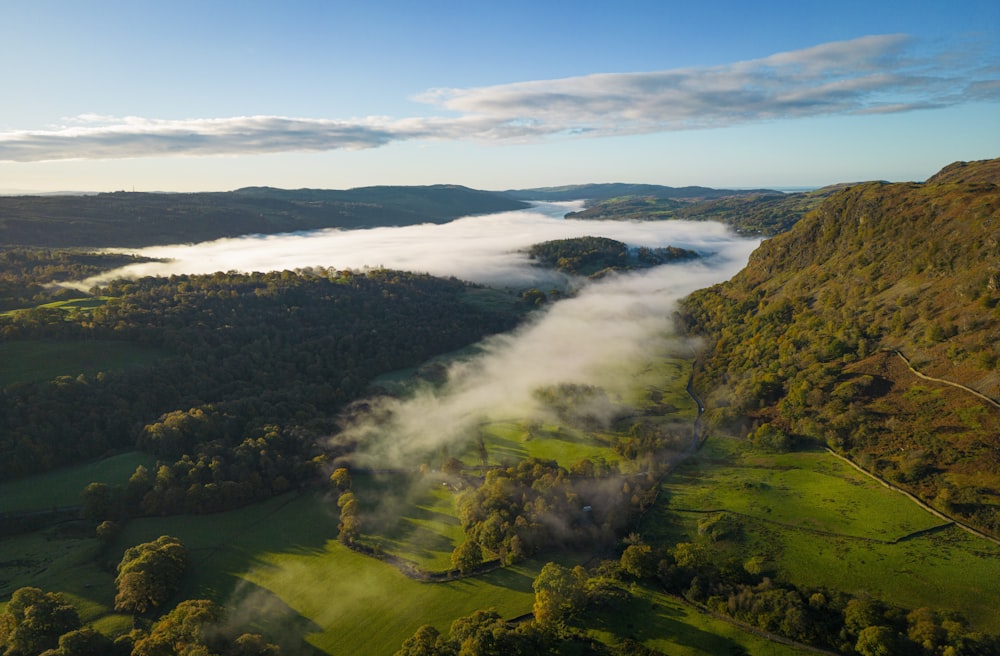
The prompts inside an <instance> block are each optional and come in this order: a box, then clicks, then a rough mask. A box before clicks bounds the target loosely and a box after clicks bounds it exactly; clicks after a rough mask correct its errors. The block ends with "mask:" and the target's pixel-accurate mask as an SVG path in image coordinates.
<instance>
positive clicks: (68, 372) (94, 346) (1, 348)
mask: <svg viewBox="0 0 1000 656" xmlns="http://www.w3.org/2000/svg"><path fill="white" fill-rule="evenodd" d="M162 355H163V352H162V351H160V350H158V349H153V348H150V347H148V346H141V345H139V344H133V343H131V342H122V341H73V342H62V341H41V340H23V341H16V342H3V343H0V387H6V386H7V385H11V384H13V383H30V382H37V381H42V380H51V379H53V378H57V377H59V376H74V377H75V376H78V375H80V374H84V375H87V376H93V375H95V374H97V373H98V372H101V371H108V370H114V369H124V368H126V367H130V366H134V365H143V364H149V363H150V362H152V361H153V360H155V359H156V358H158V357H160V356H162Z"/></svg>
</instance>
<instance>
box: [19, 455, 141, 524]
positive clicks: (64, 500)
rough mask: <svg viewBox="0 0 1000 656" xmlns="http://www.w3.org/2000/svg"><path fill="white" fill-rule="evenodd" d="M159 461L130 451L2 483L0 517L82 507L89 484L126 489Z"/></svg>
mask: <svg viewBox="0 0 1000 656" xmlns="http://www.w3.org/2000/svg"><path fill="white" fill-rule="evenodd" d="M155 464H156V459H155V458H153V457H152V456H150V455H147V454H144V453H139V452H138V451H129V452H126V453H121V454H118V455H115V456H112V457H110V458H104V459H102V460H98V461H95V462H89V463H86V464H82V465H73V466H71V467H63V468H62V469H58V470H56V471H51V472H47V473H45V474H39V475H38V476H32V477H30V478H24V479H19V480H16V481H11V482H9V483H0V513H5V512H25V511H34V510H48V509H50V508H56V507H62V506H75V505H78V504H79V503H80V492H81V491H82V490H83V488H84V487H86V486H87V484H89V483H94V482H100V483H107V484H109V485H124V484H125V483H127V482H128V479H129V476H131V475H132V473H133V472H135V468H136V467H138V466H139V465H143V466H145V467H147V468H148V469H152V468H153V466H154V465H155Z"/></svg>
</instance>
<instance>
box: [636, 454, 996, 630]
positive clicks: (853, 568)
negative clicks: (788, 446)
mask: <svg viewBox="0 0 1000 656" xmlns="http://www.w3.org/2000/svg"><path fill="white" fill-rule="evenodd" d="M664 491H665V494H661V499H660V503H659V505H658V507H657V508H656V510H655V511H654V512H651V513H649V515H647V517H646V520H645V522H644V531H643V532H644V534H646V535H647V536H648V537H650V538H651V539H658V540H659V541H662V542H663V543H665V544H673V543H676V542H680V541H692V540H698V539H699V536H698V533H697V521H698V519H700V518H703V517H705V513H706V512H707V511H717V510H726V511H729V512H731V513H738V517H739V518H740V522H741V524H742V527H743V529H742V532H743V536H742V539H740V540H736V541H725V542H720V543H717V544H714V545H711V549H713V550H714V551H715V552H716V553H719V554H720V555H725V556H736V557H738V558H741V559H744V560H745V559H747V558H749V557H751V556H764V557H766V559H767V562H768V563H769V567H770V568H771V570H772V574H774V575H776V576H777V577H778V578H779V579H782V580H786V581H791V582H795V583H796V584H797V585H800V586H823V587H829V588H833V589H839V590H844V591H846V592H849V593H852V594H869V595H871V596H873V597H876V598H879V599H882V600H884V601H887V602H889V603H892V604H896V605H899V606H902V607H905V608H911V609H912V608H919V607H922V606H929V607H933V608H938V609H950V610H956V611H959V612H961V613H962V614H963V615H964V616H965V617H966V618H967V619H969V620H970V622H972V623H973V625H974V626H975V627H976V628H978V629H980V630H984V631H989V632H996V631H1000V616H997V614H996V612H995V610H994V609H996V608H998V607H1000V588H998V587H997V586H996V581H997V580H998V577H1000V547H998V546H997V545H995V544H993V543H991V542H988V541H985V540H980V539H978V538H975V537H973V536H971V535H969V534H967V533H965V532H964V531H962V530H960V529H958V528H955V527H949V526H947V525H946V523H945V522H943V521H942V520H940V519H938V518H937V517H935V516H934V515H931V514H930V513H928V512H926V511H924V510H922V509H921V508H920V507H919V506H917V505H916V504H914V503H913V502H911V501H910V500H908V499H907V498H906V497H904V496H902V495H901V494H898V493H896V492H893V491H891V490H888V489H887V488H885V487H883V486H882V485H880V484H879V483H877V482H876V481H874V480H872V479H871V478H869V477H867V476H865V475H863V474H861V473H860V472H857V471H856V470H854V469H853V468H851V467H850V466H848V465H847V464H845V463H843V462H842V461H840V460H838V459H837V458H835V457H834V456H832V455H830V454H828V453H826V452H825V451H812V452H805V453H790V454H781V455H762V454H760V453H755V452H752V451H749V450H747V449H746V447H745V443H740V442H736V441H733V440H726V439H724V438H716V439H710V440H709V441H708V442H707V443H706V444H705V446H704V447H703V449H702V451H701V452H699V454H698V455H697V456H696V457H694V458H692V459H691V460H690V461H689V462H688V463H686V464H685V465H683V466H682V467H681V468H680V469H679V470H678V471H677V472H676V473H675V474H674V475H673V476H672V477H670V479H668V480H667V482H666V483H665V485H664ZM935 527H941V528H940V529H939V530H930V531H929V532H927V533H919V532H920V531H924V530H927V529H934V528H935Z"/></svg>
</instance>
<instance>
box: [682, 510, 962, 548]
mask: <svg viewBox="0 0 1000 656" xmlns="http://www.w3.org/2000/svg"><path fill="white" fill-rule="evenodd" d="M671 510H673V511H675V512H682V513H694V514H699V515H711V514H714V513H729V514H730V515H736V516H737V517H741V518H744V519H748V520H751V521H755V522H761V523H764V524H770V525H772V526H780V527H781V528H784V529H788V530H790V531H804V532H806V533H812V534H814V535H822V536H824V537H832V538H843V539H846V540H859V541H862V542H870V543H874V544H899V543H900V542H904V541H906V540H912V539H914V538H918V537H920V536H921V535H925V534H929V533H936V532H937V531H941V530H944V529H946V528H951V526H952V525H954V524H955V522H954V521H953V520H949V521H946V522H945V523H944V524H938V525H937V526H931V527H930V528H922V529H920V530H919V531H913V532H912V533H907V534H906V535H903V536H900V537H898V538H895V539H892V540H883V539H881V538H872V537H867V536H864V535H849V534H847V533H837V532H836V531H825V530H823V529H821V528H812V527H809V526H799V525H797V524H788V523H785V522H779V521H777V520H774V519H767V518H766V517H757V516H756V515H750V514H748V513H742V512H740V511H738V510H728V509H726V508H711V509H705V510H699V509H695V508H671Z"/></svg>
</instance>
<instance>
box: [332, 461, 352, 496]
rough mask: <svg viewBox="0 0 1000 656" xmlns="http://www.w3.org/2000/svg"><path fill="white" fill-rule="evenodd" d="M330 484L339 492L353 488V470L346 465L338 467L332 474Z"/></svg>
mask: <svg viewBox="0 0 1000 656" xmlns="http://www.w3.org/2000/svg"><path fill="white" fill-rule="evenodd" d="M330 485H332V486H333V487H334V489H336V490H337V491H339V492H346V491H347V490H350V489H351V472H349V471H347V468H346V467H338V468H336V469H334V470H333V473H332V474H330Z"/></svg>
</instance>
